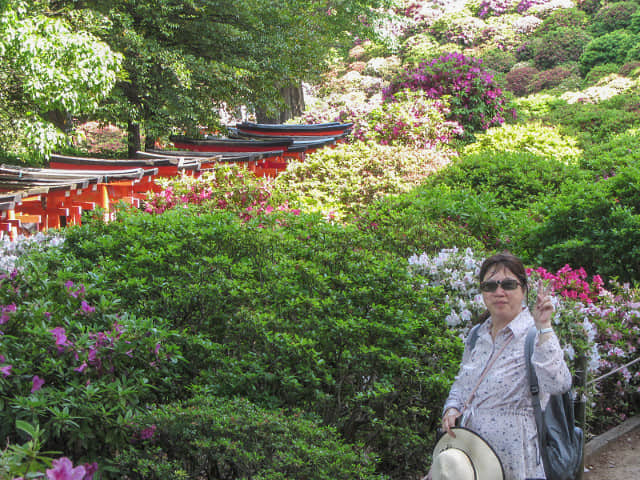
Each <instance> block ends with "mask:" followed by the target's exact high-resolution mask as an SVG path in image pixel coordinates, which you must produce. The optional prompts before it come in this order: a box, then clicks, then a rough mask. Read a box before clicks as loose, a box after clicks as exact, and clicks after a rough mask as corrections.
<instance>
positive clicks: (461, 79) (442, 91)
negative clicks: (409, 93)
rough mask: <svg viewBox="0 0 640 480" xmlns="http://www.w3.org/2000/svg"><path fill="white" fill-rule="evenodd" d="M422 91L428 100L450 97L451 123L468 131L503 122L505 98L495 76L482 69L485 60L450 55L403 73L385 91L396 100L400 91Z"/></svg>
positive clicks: (385, 96)
mask: <svg viewBox="0 0 640 480" xmlns="http://www.w3.org/2000/svg"><path fill="white" fill-rule="evenodd" d="M405 89H409V90H423V91H424V92H425V93H426V95H427V96H428V97H429V98H436V99H439V98H443V97H445V96H450V97H451V98H452V99H451V101H450V102H449V104H450V106H451V114H450V116H449V120H453V121H457V122H458V123H460V124H461V125H462V126H463V127H464V128H465V130H466V131H469V132H474V131H479V130H486V129H488V128H490V127H492V126H497V125H501V124H502V123H504V118H503V116H502V115H503V112H504V104H505V99H504V96H503V93H502V90H501V89H500V87H499V86H498V85H497V83H496V82H495V81H494V78H493V75H491V74H490V73H489V72H487V71H486V70H485V69H483V68H482V59H477V58H474V57H466V56H465V55H463V54H461V53H457V52H454V53H449V54H447V55H443V56H441V57H438V58H435V59H433V60H432V61H430V62H429V63H421V64H420V65H419V66H418V67H417V68H414V69H409V70H406V71H405V72H403V73H402V74H401V75H400V77H399V79H398V80H396V81H394V82H393V83H391V85H389V87H388V88H386V89H385V90H384V91H383V95H384V98H385V101H393V98H394V95H395V94H396V93H397V92H399V91H401V90H405Z"/></svg>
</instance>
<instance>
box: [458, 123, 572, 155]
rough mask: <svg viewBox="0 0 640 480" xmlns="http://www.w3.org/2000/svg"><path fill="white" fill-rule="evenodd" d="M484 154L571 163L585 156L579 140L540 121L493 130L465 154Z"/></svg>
mask: <svg viewBox="0 0 640 480" xmlns="http://www.w3.org/2000/svg"><path fill="white" fill-rule="evenodd" d="M480 152H527V153H532V154H534V155H538V156H542V157H550V158H554V159H556V160H557V161H560V162H564V163H567V164H569V163H574V162H576V161H577V159H578V158H579V156H580V154H581V151H580V149H579V148H578V146H577V142H576V140H574V139H573V138H571V137H568V136H566V135H563V134H562V133H561V132H560V131H559V130H558V129H557V128H555V127H551V126H546V125H543V124H542V123H540V122H529V123H526V124H517V125H503V126H502V127H495V128H490V129H489V130H487V131H486V132H485V133H482V134H479V135H477V137H476V141H475V142H474V143H470V144H469V145H467V146H466V147H465V148H464V153H465V154H472V153H480Z"/></svg>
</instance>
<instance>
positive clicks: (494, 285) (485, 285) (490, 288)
mask: <svg viewBox="0 0 640 480" xmlns="http://www.w3.org/2000/svg"><path fill="white" fill-rule="evenodd" d="M497 289H498V282H494V281H490V282H482V283H481V284H480V290H482V291H483V292H495V291H496V290H497Z"/></svg>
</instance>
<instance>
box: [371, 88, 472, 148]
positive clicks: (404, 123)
mask: <svg viewBox="0 0 640 480" xmlns="http://www.w3.org/2000/svg"><path fill="white" fill-rule="evenodd" d="M449 114H450V109H449V107H448V105H447V104H446V101H444V100H434V99H432V98H430V97H429V96H428V95H427V94H426V93H425V92H424V91H421V90H420V91H412V90H402V91H399V92H396V94H395V95H394V98H393V101H391V102H385V103H383V104H382V105H381V106H380V107H378V108H376V109H374V110H372V111H371V112H370V113H369V114H368V115H367V117H366V120H367V124H368V132H365V133H364V135H363V137H364V138H363V140H364V141H366V140H372V141H375V142H377V143H380V144H382V145H404V146H407V147H413V148H415V149H421V148H435V147H438V146H440V145H447V144H449V143H450V142H451V141H452V140H453V139H454V138H455V137H456V136H460V135H462V133H463V129H462V127H461V126H460V125H459V124H458V123H457V122H452V121H447V120H445V118H446V117H447V116H448V115H449Z"/></svg>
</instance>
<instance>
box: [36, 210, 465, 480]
mask: <svg viewBox="0 0 640 480" xmlns="http://www.w3.org/2000/svg"><path fill="white" fill-rule="evenodd" d="M190 213H192V214H190ZM275 215H277V216H278V217H279V218H280V219H281V222H279V223H273V224H272V225H269V226H265V225H262V226H261V220H260V219H254V220H250V221H248V222H242V221H241V220H240V219H238V218H237V216H235V215H233V214H232V213H229V212H219V211H210V212H202V211H201V210H199V209H194V210H192V209H191V208H186V209H173V210H168V211H166V212H165V213H164V214H163V215H148V214H144V213H133V212H131V213H129V212H123V213H122V214H121V216H120V217H119V219H118V220H116V221H114V222H111V223H109V224H102V225H99V224H97V223H96V224H92V225H90V226H83V227H82V228H77V229H72V230H70V231H69V232H68V235H67V239H66V241H65V249H68V251H69V252H73V256H74V258H75V260H74V261H73V262H72V263H71V264H70V265H67V266H66V268H61V267H60V266H56V265H55V264H52V265H51V267H56V269H57V270H66V271H69V270H70V269H71V268H72V265H75V267H73V268H72V269H73V271H74V276H76V275H77V278H78V281H80V280H83V278H84V275H86V276H87V277H88V278H89V277H92V276H93V275H95V272H92V269H87V268H85V267H84V266H85V265H91V264H98V263H99V264H100V268H99V269H98V272H99V280H100V285H101V288H102V289H103V290H104V291H105V292H110V294H112V295H114V296H117V297H118V298H119V299H120V305H121V306H122V307H123V308H125V309H127V310H128V311H130V312H131V315H136V316H137V317H141V318H163V319H166V320H167V321H170V322H171V325H172V326H173V328H175V329H178V330H180V331H181V332H183V333H182V335H180V337H179V342H180V343H179V346H180V352H181V358H182V359H184V363H183V362H182V361H180V362H177V364H176V365H175V369H174V371H173V372H172V374H171V375H167V378H168V379H171V382H172V385H173V388H174V389H175V390H172V391H171V392H167V394H166V396H164V397H163V399H158V400H155V402H154V403H156V404H158V405H160V404H166V403H173V402H175V401H176V400H179V399H180V396H189V397H190V396H192V395H193V394H196V393H202V394H206V395H208V396H212V397H224V398H236V397H243V398H245V399H247V400H249V401H251V402H252V403H254V404H256V405H258V406H259V407H261V408H267V409H274V408H283V409H286V410H289V409H294V408H297V409H303V410H305V411H306V412H308V413H310V414H314V415H317V416H318V417H320V418H321V419H322V422H323V424H325V425H332V426H333V427H335V428H336V429H337V431H338V432H339V433H340V435H341V437H342V438H343V439H344V441H346V442H348V443H349V444H352V445H357V444H359V443H363V445H364V446H363V447H362V448H364V449H365V451H367V452H371V454H372V455H375V456H377V457H379V459H380V461H379V463H378V466H377V471H378V472H379V473H380V474H388V475H390V476H393V477H394V478H405V477H406V476H407V475H410V474H412V473H411V472H418V471H425V469H426V464H427V462H428V456H429V453H430V449H431V448H432V445H433V435H434V432H435V425H436V424H437V423H438V422H439V417H440V405H441V404H442V401H443V400H444V396H445V395H446V391H447V389H448V386H449V383H450V379H451V378H452V375H453V369H454V365H455V358H457V356H458V355H459V353H460V346H461V345H460V343H459V341H458V340H457V339H455V338H454V337H452V336H451V335H450V334H449V333H448V332H447V331H446V330H445V329H444V323H443V322H442V319H443V312H442V311H441V310H440V305H441V304H440V302H439V301H438V298H439V292H438V291H437V289H436V290H434V292H433V295H424V296H422V295H421V296H417V290H416V288H415V287H416V285H415V283H414V280H413V279H412V278H410V277H409V276H408V272H407V270H406V262H405V260H404V258H402V257H400V256H398V255H396V254H394V253H392V252H389V251H386V250H384V249H383V248H379V243H378V241H377V238H376V237H375V236H374V235H372V234H371V232H370V231H369V230H367V229H361V228H360V227H359V226H349V225H343V224H338V223H331V222H327V221H325V220H323V219H322V217H321V216H319V215H304V214H301V215H297V216H296V215H292V214H288V213H282V212H278V213H276V214H275ZM96 239H99V241H97V242H96V241H95V240H96ZM123 252H126V254H124V255H123ZM45 267H46V268H43V269H42V271H47V270H48V269H49V267H47V266H45ZM79 272H84V273H83V274H80V273H79ZM140 323H142V322H140ZM143 327H144V328H145V329H146V330H147V331H149V330H151V328H150V326H148V325H144V324H142V325H141V328H143ZM151 331H153V332H155V330H151ZM176 340H178V339H176ZM148 341H149V343H150V344H154V343H155V342H154V339H153V337H151V338H150V339H149V340H148ZM165 344H166V342H163V343H161V349H160V351H159V354H160V355H162V354H163V353H164V352H165V351H166V349H165V346H164V345H165ZM133 346H135V347H136V348H137V350H139V351H141V352H144V355H146V354H147V351H148V350H147V347H146V345H137V344H134V345H133ZM149 354H151V355H154V351H152V352H149ZM144 355H141V357H144ZM160 360H162V365H164V364H165V362H166V360H165V359H164V357H162V358H161V359H160ZM140 361H141V362H142V361H143V359H142V358H141V359H140ZM156 361H158V360H156ZM185 366H188V372H187V371H185V370H183V367H185ZM152 372H153V370H152ZM189 372H190V373H189ZM148 375H150V373H148V374H146V375H142V374H136V375H131V376H129V377H128V378H130V379H131V381H140V379H141V378H144V377H146V376H148ZM152 378H153V384H154V385H156V384H160V385H162V386H163V387H164V384H162V383H161V382H160V381H159V379H157V378H156V377H155V376H154V377H152ZM162 378H165V377H162ZM185 381H186V382H188V385H185V384H184V382H185ZM156 394H157V395H159V394H160V393H156ZM183 399H184V400H188V398H184V397H183ZM133 413H134V414H135V410H134V412H133ZM149 427H150V425H140V426H139V428H138V431H139V432H140V435H141V434H142V432H143V431H144V430H145V429H146V428H149ZM158 428H160V426H158ZM184 428H187V425H185V427H184ZM260 428H264V429H265V430H263V431H262V432H263V433H265V435H266V432H267V430H266V429H268V428H269V424H264V425H261V427H260ZM157 431H158V430H156V432H157ZM123 432H128V430H127V429H126V428H125V429H123ZM149 433H150V432H149ZM186 433H188V432H187V431H185V434H186ZM123 434H124V433H123ZM140 435H138V437H136V438H138V439H140ZM125 436H126V437H127V438H130V437H131V434H130V433H129V434H128V435H125ZM176 438H179V437H176ZM254 438H258V437H257V436H254ZM304 442H305V440H304V438H300V439H299V443H300V444H301V445H304ZM292 443H293V440H292ZM202 447H203V448H205V445H203V446H202ZM238 448H241V446H238ZM416 452H418V454H416ZM239 455H244V454H243V453H240V454H239ZM226 458H227V457H225V459H223V460H226ZM228 458H229V461H231V452H229V457H228ZM273 462H275V460H273ZM273 465H275V463H274V464H273ZM299 468H300V469H304V466H303V465H301V466H300V467H299ZM293 475H294V476H295V473H294V474H293Z"/></svg>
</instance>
